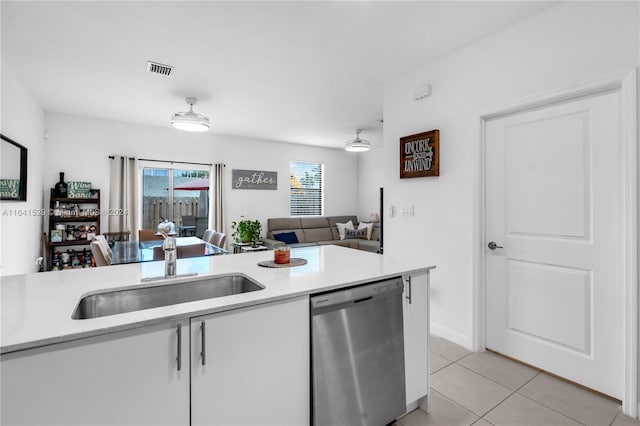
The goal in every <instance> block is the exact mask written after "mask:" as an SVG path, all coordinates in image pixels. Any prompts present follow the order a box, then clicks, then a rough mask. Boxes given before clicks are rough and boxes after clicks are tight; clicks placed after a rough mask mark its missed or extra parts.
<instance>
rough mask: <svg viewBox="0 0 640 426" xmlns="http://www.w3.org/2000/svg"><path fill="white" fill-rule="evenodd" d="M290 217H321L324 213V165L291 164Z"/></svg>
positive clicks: (293, 162) (301, 162)
mask: <svg viewBox="0 0 640 426" xmlns="http://www.w3.org/2000/svg"><path fill="white" fill-rule="evenodd" d="M290 198H291V210H290V214H291V216H322V215H323V213H324V202H323V201H324V200H323V198H324V165H323V164H322V163H312V162H305V161H292V162H291V176H290Z"/></svg>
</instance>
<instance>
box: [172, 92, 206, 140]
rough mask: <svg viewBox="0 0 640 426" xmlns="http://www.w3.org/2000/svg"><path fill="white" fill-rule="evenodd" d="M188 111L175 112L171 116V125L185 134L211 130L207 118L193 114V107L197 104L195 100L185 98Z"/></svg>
mask: <svg viewBox="0 0 640 426" xmlns="http://www.w3.org/2000/svg"><path fill="white" fill-rule="evenodd" d="M185 101H187V104H188V105H189V111H187V112H176V113H175V114H173V115H172V116H171V125H172V126H173V127H175V128H176V129H179V130H185V131H187V132H206V131H207V130H209V129H211V123H210V122H209V118H208V117H205V116H204V115H200V114H196V113H195V112H193V106H194V105H195V104H196V103H198V100H197V99H196V98H186V99H185Z"/></svg>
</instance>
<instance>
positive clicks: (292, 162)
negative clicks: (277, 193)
mask: <svg viewBox="0 0 640 426" xmlns="http://www.w3.org/2000/svg"><path fill="white" fill-rule="evenodd" d="M296 164H309V165H311V167H313V166H319V167H320V179H319V183H320V188H319V189H314V188H311V190H313V191H318V194H319V196H317V197H315V198H316V199H319V205H316V206H312V207H307V209H319V214H308V213H302V212H300V210H301V209H304V208H305V207H304V206H297V210H298V211H297V212H296V211H294V208H295V206H294V198H293V197H294V194H295V192H294V191H296V190H298V188H294V187H293V186H292V182H293V180H292V179H291V178H292V176H294V174H293V171H294V167H295V165H296ZM296 179H297V177H296ZM324 192H325V164H324V163H322V162H319V161H310V160H289V216H290V217H319V216H324V201H325V194H324Z"/></svg>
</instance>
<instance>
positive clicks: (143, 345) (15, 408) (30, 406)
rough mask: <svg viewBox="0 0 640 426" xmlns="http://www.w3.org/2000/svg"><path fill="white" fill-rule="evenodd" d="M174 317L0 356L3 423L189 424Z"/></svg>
mask: <svg viewBox="0 0 640 426" xmlns="http://www.w3.org/2000/svg"><path fill="white" fill-rule="evenodd" d="M183 323H184V325H185V326H184V327H183V329H182V339H181V343H182V345H181V350H182V366H181V367H182V369H181V370H180V371H178V369H177V354H178V333H177V327H178V324H179V321H173V322H168V323H163V324H159V325H154V326H149V327H143V328H139V329H135V330H127V331H123V332H118V333H112V334H108V335H105V336H99V337H93V338H87V339H81V340H77V341H74V342H68V343H60V344H56V345H51V346H46V347H43V348H37V349H29V350H26V351H20V352H16V353H12V354H7V355H3V356H2V358H1V368H2V382H1V408H2V409H1V413H2V414H1V418H0V419H1V421H0V423H2V424H6V425H10V424H11V425H13V424H37V425H92V424H100V425H109V424H110V425H163V424H170V425H188V424H189V356H188V350H189V346H188V343H189V335H188V334H187V333H188V330H189V329H188V327H186V325H187V324H188V323H187V322H186V321H183Z"/></svg>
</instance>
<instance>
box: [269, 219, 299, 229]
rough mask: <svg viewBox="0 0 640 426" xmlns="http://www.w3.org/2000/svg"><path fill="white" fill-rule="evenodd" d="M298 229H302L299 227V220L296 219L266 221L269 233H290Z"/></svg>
mask: <svg viewBox="0 0 640 426" xmlns="http://www.w3.org/2000/svg"><path fill="white" fill-rule="evenodd" d="M300 228H302V225H300V218H298V217H280V218H274V219H267V229H268V230H269V232H274V231H290V230H293V229H300Z"/></svg>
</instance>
